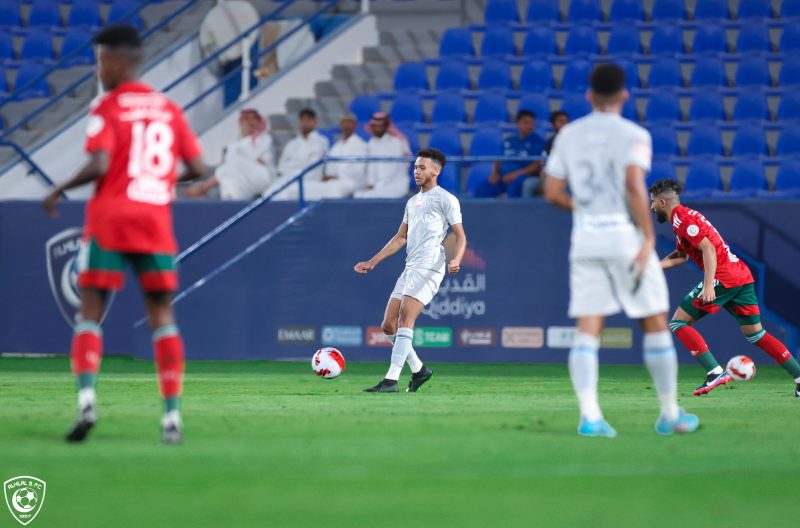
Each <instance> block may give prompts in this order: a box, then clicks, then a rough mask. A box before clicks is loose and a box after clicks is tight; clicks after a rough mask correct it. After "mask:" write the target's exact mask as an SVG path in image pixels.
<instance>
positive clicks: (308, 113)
mask: <svg viewBox="0 0 800 528" xmlns="http://www.w3.org/2000/svg"><path fill="white" fill-rule="evenodd" d="M297 117H310V118H311V119H316V118H317V113H316V112H315V111H313V110H312V109H310V108H303V109H302V110H300V111H299V112H297Z"/></svg>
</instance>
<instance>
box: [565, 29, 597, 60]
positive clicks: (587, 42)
mask: <svg viewBox="0 0 800 528" xmlns="http://www.w3.org/2000/svg"><path fill="white" fill-rule="evenodd" d="M599 51H600V50H599V48H598V46H597V32H596V31H595V30H594V28H592V27H589V26H573V27H572V29H570V30H569V33H567V43H566V45H565V46H564V53H565V54H566V55H592V54H595V53H599Z"/></svg>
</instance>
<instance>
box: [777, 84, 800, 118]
mask: <svg viewBox="0 0 800 528" xmlns="http://www.w3.org/2000/svg"><path fill="white" fill-rule="evenodd" d="M798 120H800V92H797V91H791V92H790V91H786V92H784V93H783V95H782V96H781V102H780V105H778V121H798Z"/></svg>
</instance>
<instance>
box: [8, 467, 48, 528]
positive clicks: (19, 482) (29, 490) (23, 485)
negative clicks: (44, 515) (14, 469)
mask: <svg viewBox="0 0 800 528" xmlns="http://www.w3.org/2000/svg"><path fill="white" fill-rule="evenodd" d="M46 490H47V484H46V483H45V481H43V480H42V479H38V478H36V477H29V476H21V477H14V478H10V479H8V480H7V481H5V482H4V483H3V495H4V496H5V498H6V506H8V512H9V513H10V514H11V516H12V517H14V519H16V520H17V522H18V523H20V524H21V525H22V526H27V525H28V524H30V523H31V521H33V520H34V519H35V518H36V516H37V515H38V514H39V512H40V511H41V510H42V506H43V505H44V497H45V491H46Z"/></svg>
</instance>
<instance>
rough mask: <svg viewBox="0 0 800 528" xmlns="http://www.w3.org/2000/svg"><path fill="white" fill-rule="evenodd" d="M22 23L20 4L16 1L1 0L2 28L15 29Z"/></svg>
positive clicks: (0, 20)
mask: <svg viewBox="0 0 800 528" xmlns="http://www.w3.org/2000/svg"><path fill="white" fill-rule="evenodd" d="M21 25H22V18H21V17H20V16H19V4H17V3H16V2H0V29H14V28H17V27H19V26H21Z"/></svg>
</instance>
